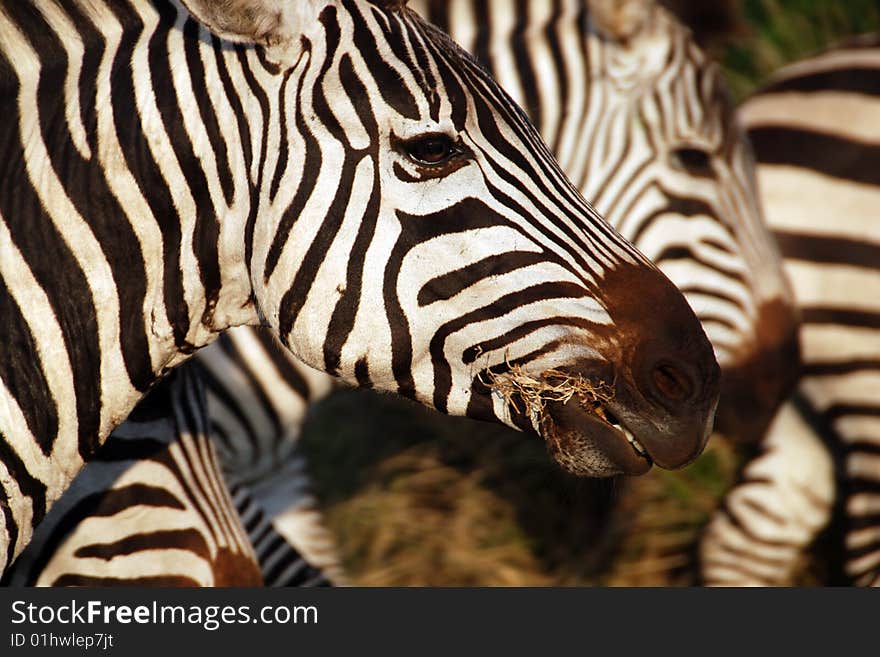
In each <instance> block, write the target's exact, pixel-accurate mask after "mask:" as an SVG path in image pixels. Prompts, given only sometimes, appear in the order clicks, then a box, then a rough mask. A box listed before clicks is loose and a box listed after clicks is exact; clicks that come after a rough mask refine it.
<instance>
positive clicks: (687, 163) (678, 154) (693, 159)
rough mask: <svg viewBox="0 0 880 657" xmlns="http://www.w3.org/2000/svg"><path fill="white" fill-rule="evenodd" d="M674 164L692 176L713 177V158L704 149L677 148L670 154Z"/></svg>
mask: <svg viewBox="0 0 880 657" xmlns="http://www.w3.org/2000/svg"><path fill="white" fill-rule="evenodd" d="M670 156H671V159H672V164H673V165H674V166H675V167H676V168H678V169H682V170H684V171H687V172H688V173H690V174H693V175H697V176H711V175H712V174H713V170H712V156H711V155H710V154H709V153H708V152H706V151H705V150H703V149H702V148H693V147H691V148H677V149H675V150H674V151H672V153H671V154H670Z"/></svg>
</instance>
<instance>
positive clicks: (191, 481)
mask: <svg viewBox="0 0 880 657" xmlns="http://www.w3.org/2000/svg"><path fill="white" fill-rule="evenodd" d="M5 583H6V584H8V585H13V586H16V585H24V586H262V585H274V586H283V585H291V586H325V585H328V584H329V583H330V581H329V579H328V578H327V577H326V575H325V573H323V572H322V571H321V570H319V569H316V568H314V567H313V566H312V565H311V564H310V563H309V562H308V561H307V560H306V559H304V558H303V557H302V556H301V555H300V554H299V553H297V552H296V551H295V549H292V548H291V547H290V546H289V544H288V543H287V542H286V541H285V540H284V539H283V538H282V537H281V536H279V535H278V534H277V533H276V532H275V530H274V527H273V526H272V524H271V522H270V521H269V519H268V518H267V517H266V516H265V514H263V513H262V511H261V510H260V509H259V507H257V506H256V505H255V504H254V503H253V501H252V500H251V499H250V496H249V495H248V492H247V490H246V489H244V488H240V487H239V488H235V487H233V488H232V489H231V491H230V490H229V489H228V483H227V482H226V480H225V478H224V477H223V474H222V472H221V471H220V467H219V461H218V459H217V455H216V452H215V449H214V445H213V442H212V440H211V438H210V419H209V417H208V414H207V400H206V399H205V391H204V381H203V379H202V377H201V376H199V375H198V370H197V368H193V367H186V366H185V367H180V368H177V369H176V370H174V371H172V372H171V373H170V374H169V375H168V376H167V377H165V378H164V379H163V380H162V381H160V382H159V383H158V384H157V385H156V387H154V388H153V389H152V390H151V391H150V393H149V394H148V395H147V396H146V397H145V398H144V399H143V400H142V401H141V402H140V403H139V404H138V405H137V407H136V408H135V410H134V411H133V412H132V414H131V415H130V416H129V417H128V418H127V419H126V421H125V422H123V423H122V424H121V425H119V426H118V427H117V428H116V429H115V430H114V431H113V432H112V433H111V434H110V437H109V438H108V439H107V442H106V443H105V444H104V445H103V446H102V447H101V449H99V450H98V452H97V454H96V455H95V457H94V458H93V459H92V460H91V461H89V463H88V464H86V466H85V467H84V468H83V470H82V471H81V472H80V474H79V476H77V477H76V478H75V479H74V481H73V483H72V484H71V486H70V487H69V488H68V489H67V490H66V491H65V492H64V494H63V495H62V496H61V498H59V500H58V502H57V503H56V504H55V505H54V506H53V507H52V509H51V511H50V512H49V513H48V514H47V516H46V518H45V520H44V521H43V522H42V523H40V525H39V527H38V528H37V530H36V532H35V535H34V540H33V541H32V542H31V543H30V544H29V545H28V547H27V548H26V549H25V550H24V552H22V554H21V555H20V556H19V557H18V559H16V561H15V563H14V564H13V565H12V567H11V568H10V569H9V570H7V572H6V576H5Z"/></svg>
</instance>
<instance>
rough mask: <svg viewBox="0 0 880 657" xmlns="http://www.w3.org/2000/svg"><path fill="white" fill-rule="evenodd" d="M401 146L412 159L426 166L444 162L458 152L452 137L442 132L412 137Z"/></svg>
mask: <svg viewBox="0 0 880 657" xmlns="http://www.w3.org/2000/svg"><path fill="white" fill-rule="evenodd" d="M401 147H402V149H403V151H404V152H405V153H406V154H407V155H408V156H409V157H410V158H411V159H412V160H414V161H415V162H417V163H418V164H423V165H427V166H436V165H438V164H444V163H445V162H447V161H448V160H449V159H450V158H451V157H453V156H454V155H456V154H458V153H459V149H458V147H457V146H456V144H455V142H454V141H452V138H451V137H450V136H449V135H446V134H443V133H442V132H434V133H429V134H426V135H419V136H417V137H412V138H411V139H407V140H406V141H404V142H403V143H402V144H401Z"/></svg>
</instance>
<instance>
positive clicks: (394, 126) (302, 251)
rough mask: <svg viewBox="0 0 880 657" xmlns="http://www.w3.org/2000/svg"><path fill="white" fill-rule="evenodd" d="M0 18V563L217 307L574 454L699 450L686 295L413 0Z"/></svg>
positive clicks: (351, 372)
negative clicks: (533, 396)
mask: <svg viewBox="0 0 880 657" xmlns="http://www.w3.org/2000/svg"><path fill="white" fill-rule="evenodd" d="M0 35H2V39H0V80H2V87H3V94H2V96H0V99H2V102H3V104H4V105H3V106H4V109H5V110H6V112H7V114H8V115H9V117H10V120H9V121H8V122H5V123H4V126H3V128H2V132H0V153H2V155H3V157H2V158H0V181H2V182H0V280H2V287H0V310H2V315H3V316H4V318H5V320H6V321H5V322H4V326H3V335H2V336H0V350H2V351H0V360H2V363H3V366H2V367H3V369H2V370H0V381H2V386H0V408H2V411H0V456H2V458H0V463H2V467H0V482H2V489H0V490H2V493H0V494H2V497H0V507H2V511H3V513H2V518H3V520H2V523H3V524H2V531H0V536H2V543H0V554H2V557H0V559H2V560H0V564H2V566H0V567H2V569H3V570H5V568H6V566H7V565H8V564H9V563H11V561H12V560H13V559H14V558H15V556H16V555H17V554H19V553H20V552H21V551H22V549H23V548H24V547H25V545H26V544H27V543H28V542H29V540H30V538H31V535H32V533H33V528H34V527H35V526H37V525H38V524H39V522H40V521H41V520H42V519H43V518H44V516H45V514H46V512H47V511H48V510H49V509H50V508H51V506H52V504H53V503H54V502H55V500H57V499H58V498H59V497H60V495H61V493H62V492H63V491H64V490H65V489H66V488H67V487H68V486H69V484H70V482H71V480H72V479H73V477H74V476H75V475H76V473H77V472H78V471H79V470H80V469H81V467H82V465H83V464H84V463H85V461H87V460H88V459H90V458H91V457H92V456H93V455H94V453H95V451H96V450H97V448H98V447H99V446H100V445H101V444H102V443H103V442H104V441H105V440H106V438H107V436H108V435H109V433H110V432H111V430H112V429H113V428H115V427H116V426H118V425H119V424H120V423H121V422H122V421H123V420H124V418H125V417H126V416H127V415H128V414H129V412H130V411H131V410H132V409H133V407H134V406H135V404H136V403H137V401H138V400H139V399H140V398H141V397H142V396H143V395H144V393H145V392H146V391H147V390H148V389H149V388H150V387H151V386H152V385H153V384H155V382H156V381H157V380H158V379H160V378H161V377H162V376H163V375H165V374H166V373H167V372H168V371H170V369H172V368H173V367H175V366H177V365H179V364H181V363H183V362H184V361H185V360H187V359H188V358H189V357H191V356H192V354H193V353H194V352H195V351H196V350H198V349H199V348H201V347H204V346H205V345H207V344H208V343H210V342H211V341H213V340H214V339H215V338H216V336H217V334H218V333H219V332H221V331H222V330H224V329H226V328H228V327H230V326H234V325H244V324H252V325H257V324H265V325H268V326H269V327H271V329H272V330H273V331H274V332H276V333H277V335H278V336H279V338H280V340H281V342H282V343H283V344H284V346H285V347H286V348H288V349H290V350H291V351H292V352H293V353H294V354H295V355H296V356H297V357H298V358H300V359H301V360H302V361H303V362H304V363H306V364H307V365H310V366H312V367H316V368H318V369H321V370H324V371H326V372H328V373H330V374H333V375H335V376H338V377H339V378H341V379H342V380H344V381H346V382H349V383H352V384H357V385H360V386H368V387H374V388H377V389H380V390H388V391H391V392H395V393H397V394H401V395H403V396H406V397H410V398H412V399H415V400H417V401H419V402H421V403H424V404H426V405H428V406H431V407H433V408H435V409H437V410H439V411H441V412H444V413H448V414H453V415H467V416H470V417H474V418H478V419H486V420H489V421H495V422H502V423H505V424H508V425H510V426H513V427H516V428H518V429H520V430H525V431H530V432H533V433H537V434H540V435H541V436H542V437H543V438H544V439H545V440H546V442H547V443H548V445H549V446H550V448H551V452H552V453H553V455H554V457H555V458H556V460H557V461H558V462H559V463H560V464H561V465H562V467H564V468H566V469H568V470H570V471H572V472H575V473H577V474H581V475H587V474H590V475H599V476H610V475H614V474H617V473H633V474H634V473H641V472H645V471H646V470H647V469H649V468H650V467H651V466H652V465H653V464H656V465H658V466H659V467H665V468H670V467H673V468H674V467H679V466H682V465H684V464H686V463H688V462H690V461H692V460H693V459H694V458H696V456H697V455H698V454H699V453H700V452H701V451H702V449H703V447H704V445H705V443H706V440H707V438H708V434H709V431H710V428H711V424H712V418H713V414H714V410H715V406H716V404H717V398H718V395H719V389H720V383H719V371H718V364H717V361H716V359H715V356H714V353H713V350H712V347H711V345H710V343H709V341H708V339H707V338H706V335H705V332H704V331H703V328H702V326H701V325H700V323H699V321H698V320H697V318H696V316H695V315H694V313H693V311H692V310H691V309H690V307H689V306H688V304H687V302H686V301H685V299H684V297H683V296H682V295H681V293H680V292H679V291H678V290H677V289H676V288H675V286H674V285H673V284H672V283H671V282H670V281H669V279H668V278H666V277H665V276H664V275H663V274H661V273H660V272H659V271H658V270H657V269H656V267H654V265H653V264H652V263H651V262H650V261H649V260H648V259H646V258H645V256H644V255H642V254H641V253H640V252H639V251H637V250H636V249H635V248H634V247H633V246H632V245H631V244H630V243H629V242H628V241H626V240H625V239H624V238H623V237H621V236H620V235H619V234H618V233H617V232H616V231H614V230H613V229H612V228H611V227H610V225H609V224H608V223H607V222H605V221H604V220H603V219H602V218H601V217H600V216H599V215H598V214H597V213H596V212H595V211H594V210H593V208H592V207H591V206H590V205H589V203H587V202H586V201H585V200H584V199H583V197H582V196H581V195H580V194H579V193H578V192H577V191H576V189H575V188H574V187H573V186H572V185H571V183H570V182H569V181H568V179H567V178H566V177H565V175H564V174H563V173H562V172H561V170H560V169H559V166H558V164H557V163H556V161H555V160H554V159H553V158H552V157H551V155H550V154H549V152H548V150H547V148H546V147H545V146H544V144H543V142H542V141H541V140H540V138H539V137H538V136H537V133H536V131H535V130H534V128H533V127H532V125H531V124H530V123H529V122H528V120H527V119H526V118H525V116H524V114H523V113H522V112H521V110H519V109H518V108H517V106H516V105H515V103H513V101H511V100H510V98H509V97H508V96H507V95H506V94H505V93H504V92H503V91H501V89H500V87H499V86H498V85H497V84H496V83H495V82H494V81H493V80H492V79H491V78H490V77H489V75H487V74H486V72H485V71H484V70H483V69H482V68H481V67H480V66H479V65H477V64H476V63H475V62H474V61H473V60H472V59H471V58H470V57H468V56H467V55H466V54H465V53H464V52H463V51H461V50H460V49H459V48H458V47H457V46H456V45H455V44H454V43H453V42H452V41H451V40H449V38H448V37H447V36H446V35H444V34H443V33H441V32H440V31H438V30H436V29H435V28H433V27H431V26H429V25H428V24H426V23H425V22H423V21H421V20H420V19H419V18H418V17H417V16H416V15H415V14H414V13H413V12H412V11H411V10H409V9H408V8H406V7H405V6H404V4H403V3H402V2H400V1H398V0H373V1H367V0H322V1H321V2H318V3H309V4H308V5H307V6H293V5H283V6H282V5H280V4H278V3H276V2H273V1H271V0H232V1H230V2H226V3H222V4H217V3H207V2H203V1H201V0H184V1H183V2H180V1H178V0H152V1H148V0H112V1H111V0H108V1H106V2H104V1H99V0H90V1H89V2H63V3H62V2H58V1H57V0H29V1H24V2H23V1H20V0H16V1H15V2H12V1H11V0H5V1H3V2H2V4H0ZM59 90H60V91H59ZM635 291H638V292H637V293H636V292H635ZM379 309H382V311H383V312H379ZM517 376H519V377H520V378H522V379H524V380H531V381H534V380H537V381H538V382H539V384H540V383H541V382H544V381H552V383H553V385H557V384H559V383H560V382H561V384H562V385H564V386H568V387H569V388H571V389H576V390H578V391H582V390H584V389H588V388H592V389H594V390H595V389H599V390H602V391H603V394H602V397H601V399H598V398H597V399H593V398H592V396H591V395H587V394H586V393H583V394H578V395H575V396H574V397H573V398H569V399H568V400H567V401H569V403H565V401H566V400H562V399H560V400H544V399H543V398H540V397H539V398H538V405H537V407H535V406H532V407H530V408H529V410H528V412H526V411H525V410H524V408H523V404H517V403H516V399H515V398H511V397H506V396H504V395H500V394H497V391H498V385H497V384H492V382H493V381H494V382H497V381H502V380H512V379H514V378H516V377H517ZM487 383H489V384H491V385H489V384H487ZM572 399H573V400H574V401H572Z"/></svg>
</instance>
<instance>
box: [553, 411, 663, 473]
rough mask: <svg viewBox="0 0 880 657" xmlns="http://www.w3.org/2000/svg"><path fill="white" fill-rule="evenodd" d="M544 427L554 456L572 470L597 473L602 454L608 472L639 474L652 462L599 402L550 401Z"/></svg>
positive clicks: (625, 429)
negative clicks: (599, 458) (597, 463)
mask: <svg viewBox="0 0 880 657" xmlns="http://www.w3.org/2000/svg"><path fill="white" fill-rule="evenodd" d="M541 428H542V434H543V435H544V438H545V440H547V442H548V445H549V448H550V451H551V453H552V454H553V456H554V458H555V459H556V460H557V461H558V462H559V464H560V465H561V466H562V467H563V468H565V469H566V470H568V471H569V472H572V473H573V474H577V475H588V476H597V474H596V472H595V463H596V460H597V456H599V455H601V458H602V459H603V460H604V461H605V462H606V464H607V465H606V466H605V467H604V468H603V470H604V474H607V475H615V474H625V475H640V474H644V473H646V472H647V471H648V470H650V469H651V466H652V465H653V460H652V459H651V456H650V454H649V453H648V451H647V450H646V449H645V448H644V447H643V446H642V444H641V443H640V442H639V441H638V440H637V439H636V437H635V436H634V435H633V434H632V432H630V431H629V430H628V429H627V428H626V427H625V426H624V425H623V423H622V422H620V420H618V419H617V417H616V416H615V415H614V414H613V413H612V412H611V411H610V410H609V409H608V407H607V406H604V405H602V404H600V403H597V402H579V401H577V400H574V399H572V400H569V401H568V402H565V403H562V402H549V403H548V404H547V406H546V409H545V413H544V414H543V416H542V418H541Z"/></svg>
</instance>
